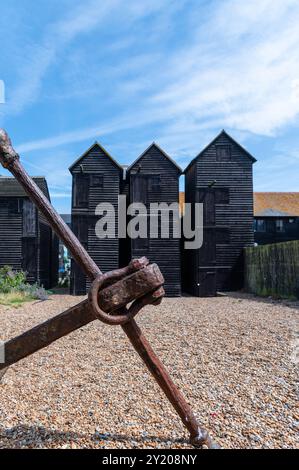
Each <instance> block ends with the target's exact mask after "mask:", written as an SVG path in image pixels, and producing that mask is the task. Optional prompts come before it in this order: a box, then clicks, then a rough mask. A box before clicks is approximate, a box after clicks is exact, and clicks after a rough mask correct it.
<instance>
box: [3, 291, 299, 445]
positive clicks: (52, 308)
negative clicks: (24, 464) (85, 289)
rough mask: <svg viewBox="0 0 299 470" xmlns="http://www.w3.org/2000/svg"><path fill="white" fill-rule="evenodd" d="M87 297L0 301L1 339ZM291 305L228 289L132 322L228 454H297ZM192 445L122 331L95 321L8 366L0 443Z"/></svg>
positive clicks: (149, 310)
mask: <svg viewBox="0 0 299 470" xmlns="http://www.w3.org/2000/svg"><path fill="white" fill-rule="evenodd" d="M81 300H83V297H82V298H80V297H72V296H68V295H53V296H51V298H50V300H49V301H46V302H43V303H42V304H40V303H34V302H33V303H28V304H25V305H23V306H22V307H21V308H19V309H18V310H15V309H10V308H4V307H2V306H0V340H6V339H9V338H10V337H12V336H14V335H17V334H20V333H22V332H23V331H25V330H26V329H28V328H31V327H32V326H34V325H36V324H38V323H40V322H42V321H45V320H46V319H47V318H49V317H51V316H54V315H56V314H58V313H60V312H62V311H63V310H66V309H67V308H69V307H70V306H72V305H74V304H76V303H78V302H79V301H81ZM298 307H299V304H298V302H297V303H296V302H289V301H288V303H287V304H286V303H285V302H281V301H280V302H277V301H274V300H273V299H269V300H268V299H258V298H256V297H253V296H250V295H246V294H242V293H230V294H229V295H227V296H225V297H216V298H208V299H199V298H192V297H182V298H179V299H177V298H176V299H169V298H166V299H164V300H163V302H162V304H161V305H159V306H157V307H146V308H145V309H144V310H143V311H142V313H141V314H140V315H138V317H137V322H138V324H139V325H140V327H141V328H142V330H143V331H144V333H145V335H146V336H147V338H148V339H149V341H150V343H151V344H152V346H153V348H154V350H155V351H156V352H157V354H158V356H159V357H160V358H161V359H162V360H163V362H164V364H165V365H166V367H167V368H168V370H169V372H170V373H171V376H172V377H173V378H174V381H175V382H176V384H177V385H178V386H179V388H180V389H181V391H182V392H183V394H184V395H185V397H186V399H187V401H188V402H189V403H190V405H191V407H192V410H193V411H194V413H195V415H196V416H197V418H198V420H199V422H200V424H201V425H203V426H204V427H205V428H206V429H208V431H209V432H210V434H211V435H212V437H213V439H214V440H215V441H216V442H217V443H218V444H219V445H220V446H221V447H223V448H298V447H299V441H298V435H299V434H298V424H299V423H298V411H297V405H298V396H297V393H296V378H297V372H296V367H297V365H298V364H296V363H295V362H294V360H292V358H293V357H294V356H295V355H294V351H293V349H294V347H295V346H294V344H295V343H294V338H295V337H296V332H297V331H298V313H299V309H298ZM21 447H22V448H63V449H66V448H74V449H76V448H79V449H83V448H105V449H113V448H119V449H124V448H132V447H134V448H147V449H154V448H159V449H167V448H175V449H189V448H191V447H190V444H189V436H188V433H187V431H186V430H185V429H184V427H183V425H182V423H181V421H180V419H179V417H178V416H177V414H176V413H175V412H174V411H173V409H172V407H171V405H170V404H169V403H168V401H167V400H166V398H165V396H164V394H163V393H162V392H161V390H160V388H159V387H158V386H157V384H156V383H155V382H154V381H153V379H152V377H151V376H150V375H149V374H148V373H147V370H146V368H145V366H144V365H143V363H142V362H141V361H140V359H139V357H138V356H137V354H136V353H135V352H134V350H133V348H132V347H131V345H130V343H129V342H128V340H127V338H126V336H125V334H124V333H123V331H122V329H121V328H119V327H110V326H107V325H104V324H102V323H100V322H99V321H95V322H93V323H91V324H89V325H87V326H85V327H84V328H81V329H80V330H79V331H76V332H74V333H72V334H71V335H69V336H68V337H65V338H62V339H60V340H59V341H57V342H56V343H54V344H52V345H50V346H49V347H48V348H46V349H44V350H42V351H40V352H38V353H36V354H34V355H33V356H31V357H28V358H26V359H25V360H23V361H22V362H20V363H18V364H15V365H14V366H12V367H10V368H9V369H8V371H7V373H6V375H5V376H4V377H3V379H2V382H1V383H0V448H21Z"/></svg>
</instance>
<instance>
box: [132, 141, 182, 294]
mask: <svg viewBox="0 0 299 470" xmlns="http://www.w3.org/2000/svg"><path fill="white" fill-rule="evenodd" d="M181 173H182V170H181V169H180V167H179V166H178V165H177V164H176V163H175V162H174V161H173V160H172V159H171V158H170V157H169V156H168V155H167V154H166V153H165V152H164V151H163V150H162V149H161V148H160V147H159V146H158V145H157V144H156V143H153V144H151V145H150V146H149V147H148V148H147V149H146V150H145V151H144V152H143V153H142V154H141V155H140V157H138V158H137V160H136V161H135V162H134V163H132V165H131V166H129V168H128V169H127V193H128V195H129V196H128V199H129V202H130V203H133V202H134V203H136V202H141V203H143V204H144V205H145V206H146V208H147V214H148V215H147V223H148V227H149V224H150V219H151V216H150V215H149V207H150V204H151V203H162V202H164V203H167V204H172V203H174V202H175V203H178V202H179V177H180V175H181ZM157 220H158V224H157V225H158V237H157V238H150V236H148V237H147V238H146V239H142V238H136V239H134V240H133V239H131V240H130V243H129V253H130V257H131V258H138V257H141V256H146V257H148V258H149V259H150V261H151V262H156V263H157V264H158V265H159V267H160V269H161V271H162V273H163V275H164V277H165V291H166V294H167V295H168V296H173V297H175V296H180V295H181V255H180V239H179V238H175V237H174V232H173V224H172V215H171V213H170V224H169V225H170V237H169V238H162V237H161V217H160V216H159V217H158V218H157Z"/></svg>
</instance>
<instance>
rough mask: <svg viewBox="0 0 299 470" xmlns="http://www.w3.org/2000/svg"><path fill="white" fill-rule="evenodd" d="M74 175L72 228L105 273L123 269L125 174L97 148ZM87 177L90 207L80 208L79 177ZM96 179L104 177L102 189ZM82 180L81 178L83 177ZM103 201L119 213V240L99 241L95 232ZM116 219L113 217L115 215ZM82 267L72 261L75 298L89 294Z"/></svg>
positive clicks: (79, 164)
mask: <svg viewBox="0 0 299 470" xmlns="http://www.w3.org/2000/svg"><path fill="white" fill-rule="evenodd" d="M71 173H72V175H73V189H72V229H73V231H74V233H75V235H76V236H78V238H79V240H80V241H81V242H82V243H83V244H84V245H85V247H86V248H87V250H88V252H89V254H90V255H91V257H92V258H93V259H94V261H95V262H96V263H97V265H98V266H99V267H100V269H101V270H102V271H103V272H107V271H111V270H113V269H117V268H118V267H119V242H118V238H117V237H118V233H117V223H118V217H117V208H118V196H119V194H120V179H121V177H122V172H121V171H120V169H119V168H117V166H115V164H114V163H113V162H112V161H111V160H110V158H109V157H108V156H107V155H106V153H105V152H104V151H103V150H102V149H101V148H100V147H99V146H98V145H95V146H94V147H93V148H92V149H91V150H90V151H89V152H88V154H87V155H85V157H84V159H83V160H82V161H81V162H79V163H78V164H77V165H75V167H74V168H72V169H71ZM80 174H84V175H85V176H86V179H85V181H84V180H83V179H82V185H84V186H85V190H86V185H88V194H87V204H86V207H76V203H75V199H76V198H75V192H76V184H77V183H76V176H77V175H80ZM95 176H102V177H103V187H102V188H101V187H99V185H98V184H97V183H96V180H94V179H93V178H94V177H95ZM79 179H80V177H79ZM83 193H84V188H83V186H82V187H79V193H78V194H79V195H80V194H83ZM101 202H107V203H111V204H112V205H113V207H114V209H115V214H116V227H115V230H116V237H115V238H108V239H99V238H97V236H96V233H95V224H96V222H97V220H99V216H96V215H95V209H96V206H97V205H98V204H99V203H101ZM111 217H112V215H111ZM80 271H81V270H80V268H79V267H78V266H76V265H75V263H74V262H73V261H72V281H71V293H73V294H75V295H81V294H85V293H86V291H87V290H88V289H89V286H90V283H89V281H88V280H87V279H86V277H85V276H83V275H82V274H81V273H80Z"/></svg>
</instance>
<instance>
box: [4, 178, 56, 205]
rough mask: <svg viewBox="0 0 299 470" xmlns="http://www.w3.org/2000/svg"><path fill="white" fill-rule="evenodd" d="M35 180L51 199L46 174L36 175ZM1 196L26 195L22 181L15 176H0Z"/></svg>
mask: <svg viewBox="0 0 299 470" xmlns="http://www.w3.org/2000/svg"><path fill="white" fill-rule="evenodd" d="M32 179H33V181H34V182H35V183H36V184H37V186H38V187H39V188H40V189H41V190H42V192H43V193H44V195H45V196H46V197H47V198H48V199H49V200H50V195H49V189H48V185H47V181H46V178H45V177H44V176H34V177H33V178H32ZM0 196H1V197H24V196H26V193H25V191H24V189H23V188H22V186H21V185H20V183H19V182H18V181H17V180H16V179H15V178H13V177H7V176H0Z"/></svg>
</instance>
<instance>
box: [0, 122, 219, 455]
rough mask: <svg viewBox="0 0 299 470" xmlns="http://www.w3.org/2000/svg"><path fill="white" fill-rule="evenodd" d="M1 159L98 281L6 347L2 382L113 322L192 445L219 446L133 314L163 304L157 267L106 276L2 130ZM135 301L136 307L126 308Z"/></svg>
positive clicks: (142, 263) (144, 264)
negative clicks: (81, 333)
mask: <svg viewBox="0 0 299 470" xmlns="http://www.w3.org/2000/svg"><path fill="white" fill-rule="evenodd" d="M0 161H1V163H2V165H3V166H4V167H5V168H7V169H8V170H9V171H10V172H11V173H12V174H13V175H14V176H15V177H16V179H17V180H18V181H19V183H20V184H21V185H22V186H23V188H24V190H25V192H26V193H27V194H28V196H29V197H30V199H31V200H32V201H33V202H34V203H35V204H36V206H37V207H38V209H39V210H40V212H41V213H42V214H43V215H44V216H45V217H46V219H47V220H48V222H49V224H50V225H51V226H52V228H53V230H54V231H55V232H56V234H57V235H58V237H59V238H60V239H61V240H62V241H63V242H64V244H65V246H66V247H67V248H68V249H69V251H70V252H71V254H72V256H73V258H74V259H75V260H76V262H77V263H78V264H79V265H80V266H81V268H82V269H83V271H84V272H85V274H86V275H87V276H88V277H89V279H90V280H91V281H92V282H93V284H92V288H91V290H90V293H89V298H88V300H85V301H84V302H81V303H80V304H78V305H76V306H74V307H71V308H70V309H68V310H66V311H65V312H63V313H61V314H60V315H57V316H56V317H54V318H51V319H50V320H48V321H46V322H45V323H42V324H40V325H37V326H36V327H35V328H32V329H31V330H29V331H27V332H25V333H23V334H22V335H20V336H18V337H16V338H14V339H11V340H10V341H8V342H6V343H5V345H4V346H5V363H4V364H0V379H1V374H2V376H3V374H4V373H5V371H6V369H7V367H8V366H10V365H12V364H14V363H16V362H18V361H19V360H21V359H23V358H25V357H27V356H28V355H30V354H33V353H34V352H36V351H38V350H40V349H42V348H44V347H46V346H48V345H50V344H51V343H53V342H54V341H56V340H57V339H59V338H61V337H63V336H65V335H68V334H69V333H71V332H72V331H75V330H77V329H78V328H81V327H82V326H84V325H86V324H88V323H90V322H91V321H93V320H94V319H95V318H99V319H100V320H102V321H104V322H106V323H110V324H121V326H122V328H123V330H124V332H125V333H126V335H127V336H128V338H129V340H130V341H131V343H132V345H133V347H134V348H135V350H136V352H137V353H138V354H139V356H140V357H141V359H142V360H143V362H144V363H145V365H146V366H147V368H148V370H149V371H150V372H151V374H152V375H153V377H154V378H155V380H156V381H157V383H158V384H159V385H160V387H161V389H162V390H163V392H164V393H165V395H166V396H167V398H168V400H169V401H170V402H171V404H172V405H173V407H174V409H175V410H176V412H177V413H178V415H179V416H180V418H181V420H182V422H183V424H184V425H185V427H186V428H187V429H188V430H189V432H190V442H191V443H192V445H194V446H196V447H201V446H203V445H207V446H208V447H209V448H217V447H218V446H217V445H216V444H215V443H214V442H213V441H212V439H211V438H210V436H209V434H208V433H207V431H206V430H204V429H202V428H201V427H200V426H199V424H198V422H197V419H196V417H195V415H194V414H193V413H192V410H191V408H190V406H189V405H188V403H187V402H186V400H185V398H184V397H183V395H182V393H181V392H180V391H179V390H178V388H177V387H176V385H175V384H174V382H173V381H172V379H171V378H170V375H169V373H168V371H167V370H166V368H165V367H164V365H163V364H162V362H161V361H160V360H159V358H158V357H157V355H156V354H155V352H154V351H153V349H152V348H151V346H150V344H149V342H148V341H147V339H146V338H145V337H144V335H143V333H142V331H141V330H140V328H139V327H138V325H137V323H136V322H135V320H134V316H135V315H136V314H137V313H138V312H139V311H140V310H141V309H142V308H143V307H144V306H145V305H149V304H153V305H156V304H158V303H159V302H161V299H162V297H163V295H164V290H163V286H162V285H163V283H164V279H163V276H162V274H161V272H160V270H159V268H158V266H157V265H155V264H151V265H150V264H149V262H148V260H147V259H146V258H141V259H139V260H133V261H131V263H130V264H129V265H128V266H127V267H126V268H122V269H119V270H116V271H112V272H110V273H107V274H104V275H103V274H102V273H101V271H100V269H99V268H98V266H97V265H96V263H95V262H94V261H93V260H92V259H91V257H90V256H89V254H88V253H87V251H86V250H85V249H84V247H83V246H82V245H81V243H80V242H79V240H78V239H77V238H76V237H75V235H74V234H73V232H72V231H71V230H70V229H69V227H68V226H67V225H66V224H65V223H64V221H63V220H62V219H61V217H60V216H59V215H58V214H57V212H56V211H55V209H54V208H53V207H52V206H51V204H50V202H49V201H48V199H47V198H46V197H45V196H44V194H43V193H42V192H41V190H40V189H39V188H38V187H37V185H36V184H35V183H34V181H33V180H32V179H31V178H30V177H29V176H28V174H27V173H26V171H25V170H24V168H23V167H22V165H21V163H20V159H19V155H18V154H17V153H16V152H15V150H14V149H13V147H12V145H11V141H10V139H9V137H8V135H7V133H6V132H5V131H4V130H1V129H0ZM131 302H132V304H131V305H130V306H129V307H126V306H127V305H128V304H129V303H131Z"/></svg>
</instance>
